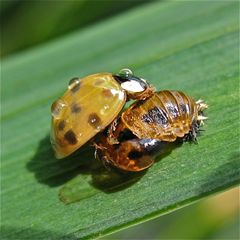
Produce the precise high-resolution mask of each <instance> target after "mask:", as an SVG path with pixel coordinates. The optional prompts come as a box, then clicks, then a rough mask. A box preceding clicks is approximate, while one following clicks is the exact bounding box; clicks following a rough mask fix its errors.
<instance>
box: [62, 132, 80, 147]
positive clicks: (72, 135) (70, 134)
mask: <svg viewBox="0 0 240 240" xmlns="http://www.w3.org/2000/svg"><path fill="white" fill-rule="evenodd" d="M64 138H65V140H66V141H67V142H68V143H69V144H71V145H74V144H76V143H77V139H76V135H75V133H74V132H73V131H72V130H68V131H67V132H66V133H65V134H64Z"/></svg>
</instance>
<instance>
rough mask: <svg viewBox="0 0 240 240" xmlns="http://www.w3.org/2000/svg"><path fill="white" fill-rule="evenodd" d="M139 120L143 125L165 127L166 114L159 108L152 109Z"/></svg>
mask: <svg viewBox="0 0 240 240" xmlns="http://www.w3.org/2000/svg"><path fill="white" fill-rule="evenodd" d="M141 120H142V121H143V122H145V123H148V124H150V123H153V124H154V123H157V124H161V125H166V124H167V123H168V118H167V114H166V113H165V112H164V111H163V110H162V109H160V108H158V107H154V108H152V109H150V110H149V111H148V113H146V114H144V115H142V117H141Z"/></svg>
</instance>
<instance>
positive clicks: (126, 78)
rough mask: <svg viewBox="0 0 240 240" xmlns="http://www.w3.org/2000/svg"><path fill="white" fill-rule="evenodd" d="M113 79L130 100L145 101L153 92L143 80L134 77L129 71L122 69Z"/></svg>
mask: <svg viewBox="0 0 240 240" xmlns="http://www.w3.org/2000/svg"><path fill="white" fill-rule="evenodd" d="M114 77H115V79H116V80H117V81H118V82H119V83H120V85H121V87H122V89H123V90H125V91H126V93H127V96H128V98H130V99H139V100H141V99H146V98H148V97H150V96H152V94H153V93H154V91H155V89H154V88H153V87H152V86H151V85H150V84H149V83H148V82H147V81H146V80H145V79H143V78H140V77H137V76H134V74H133V72H132V71H131V70H130V69H127V68H124V69H122V70H120V72H119V73H118V74H116V75H114Z"/></svg>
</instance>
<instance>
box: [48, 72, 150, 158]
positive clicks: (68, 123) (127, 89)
mask: <svg viewBox="0 0 240 240" xmlns="http://www.w3.org/2000/svg"><path fill="white" fill-rule="evenodd" d="M153 93H154V88H152V87H151V86H150V85H149V84H148V83H147V82H146V80H144V79H142V78H139V77H136V76H134V75H133V73H132V71H131V70H129V69H122V70H121V71H120V72H119V73H118V74H116V75H114V74H112V73H97V74H93V75H90V76H87V77H84V78H82V79H80V78H73V79H71V80H70V82H69V86H68V90H67V91H66V92H65V93H64V95H63V96H62V97H60V98H59V99H58V100H57V101H55V102H54V103H53V104H52V107H51V112H52V127H51V143H52V146H53V149H54V152H55V156H56V158H58V159H61V158H64V157H67V156H69V155H70V154H71V153H73V152H74V151H76V150H77V149H79V148H80V147H81V146H82V145H83V144H85V143H86V142H87V141H88V140H90V139H91V138H93V137H94V136H95V135H96V134H97V133H98V132H100V131H103V130H104V129H105V128H106V127H107V126H108V125H109V124H110V123H111V122H113V120H114V119H115V118H116V117H117V116H118V115H119V113H120V112H121V110H122V109H123V107H124V105H125V103H126V101H127V100H129V99H137V100H144V99H146V98H148V97H150V96H152V95H153Z"/></svg>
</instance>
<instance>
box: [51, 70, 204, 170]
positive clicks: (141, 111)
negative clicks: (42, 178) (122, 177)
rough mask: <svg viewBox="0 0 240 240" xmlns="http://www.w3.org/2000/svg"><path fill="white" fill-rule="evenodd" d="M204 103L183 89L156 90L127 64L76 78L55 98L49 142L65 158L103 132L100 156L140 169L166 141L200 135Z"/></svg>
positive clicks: (98, 141) (97, 141)
mask: <svg viewBox="0 0 240 240" xmlns="http://www.w3.org/2000/svg"><path fill="white" fill-rule="evenodd" d="M131 99H132V100H135V101H134V102H133V104H132V105H131V106H130V107H129V108H128V109H126V110H125V111H123V107H124V105H125V103H126V101H128V100H131ZM206 108H207V105H206V104H205V103H204V102H203V101H202V100H199V101H196V102H195V101H194V100H193V99H192V98H191V97H189V96H187V95H186V94H184V93H183V92H180V91H169V90H162V91H159V92H156V91H155V89H154V88H153V87H152V86H151V85H150V84H149V83H147V81H146V80H145V79H143V78H139V77H137V76H134V75H133V73H132V71H131V70H129V69H122V70H121V71H120V72H119V74H116V75H113V74H111V73H98V74H94V75H90V76H87V77H85V78H82V79H79V78H74V79H72V80H70V82H69V87H68V90H67V91H66V93H65V94H64V95H63V96H62V97H61V98H60V99H58V100H57V101H56V102H54V103H53V104H52V129H51V143H52V146H53V149H54V152H55V156H56V158H64V157H67V156H68V155H70V154H71V153H73V152H75V151H76V150H77V149H79V148H80V147H81V146H82V145H83V144H85V143H86V142H87V141H89V140H90V139H92V138H93V137H94V136H95V135H96V134H97V133H100V134H98V138H96V139H95V140H94V141H95V142H94V146H95V149H96V150H95V156H96V157H97V158H99V159H101V160H102V161H103V162H104V164H105V165H106V164H109V165H111V166H114V167H116V168H119V169H121V170H125V171H133V172H136V171H142V170H144V169H146V168H148V167H150V166H151V165H152V164H153V163H154V158H153V156H152V152H154V151H156V150H159V149H160V148H161V147H162V146H163V145H162V143H167V142H174V141H176V140H177V139H184V140H188V141H196V137H197V134H198V132H199V128H200V126H201V125H203V121H204V120H205V119H206V117H205V116H204V115H203V110H204V109H206Z"/></svg>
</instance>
